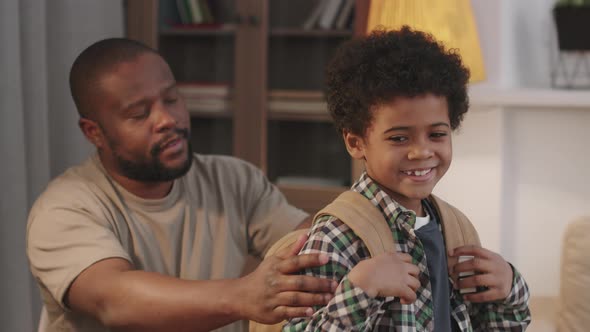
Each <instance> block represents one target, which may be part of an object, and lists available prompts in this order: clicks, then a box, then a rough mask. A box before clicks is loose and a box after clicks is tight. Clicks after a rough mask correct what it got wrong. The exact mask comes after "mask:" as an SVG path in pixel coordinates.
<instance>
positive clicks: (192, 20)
mask: <svg viewBox="0 0 590 332" xmlns="http://www.w3.org/2000/svg"><path fill="white" fill-rule="evenodd" d="M165 2H166V1H165ZM176 9H177V10H178V15H179V16H180V23H181V24H182V25H195V24H197V25H198V24H211V23H213V22H215V17H214V15H213V12H212V10H211V6H210V4H209V2H208V1H207V0H176Z"/></svg>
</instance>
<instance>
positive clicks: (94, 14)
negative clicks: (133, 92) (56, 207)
mask: <svg viewBox="0 0 590 332" xmlns="http://www.w3.org/2000/svg"><path fill="white" fill-rule="evenodd" d="M122 35H123V5H122V1H121V0H108V1H93V0H84V1H80V0H44V1H43V0H1V1H0V45H2V50H1V51H0V138H1V139H0V156H2V158H3V160H2V163H0V184H1V185H2V188H3V190H2V192H0V266H1V268H0V271H1V273H0V294H2V296H1V297H0V331H34V330H35V328H36V324H37V321H38V319H39V311H40V306H41V305H40V300H39V292H38V289H37V286H36V284H35V282H34V281H33V278H32V277H31V275H30V272H29V266H28V262H27V258H26V255H25V250H24V249H25V232H26V231H25V228H26V219H27V214H28V210H29V208H30V206H31V204H32V202H33V200H34V199H35V198H36V197H37V196H38V194H39V193H40V192H41V191H42V190H43V189H44V187H45V186H46V185H47V182H48V180H49V178H50V177H52V176H55V175H57V174H59V173H61V172H62V171H63V170H64V169H65V168H66V167H68V166H70V165H72V164H73V163H76V162H78V161H80V160H82V159H83V158H85V157H86V156H88V155H89V154H90V152H91V151H92V149H91V148H90V146H89V144H88V143H86V142H85V140H84V138H83V136H82V135H81V134H80V131H79V129H78V128H77V124H76V121H77V115H76V110H75V107H74V104H73V102H72V99H71V96H70V93H69V88H68V78H67V77H68V72H69V68H70V66H71V63H72V61H73V60H74V57H75V55H76V54H77V53H79V52H80V51H81V50H82V49H83V48H85V47H86V46H88V45H89V44H90V43H92V42H94V41H96V40H98V39H101V38H105V37H115V36H122Z"/></svg>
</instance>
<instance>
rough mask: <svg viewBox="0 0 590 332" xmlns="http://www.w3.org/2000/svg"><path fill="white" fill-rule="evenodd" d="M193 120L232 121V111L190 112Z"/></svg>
mask: <svg viewBox="0 0 590 332" xmlns="http://www.w3.org/2000/svg"><path fill="white" fill-rule="evenodd" d="M188 112H189V114H190V116H191V117H192V118H210V119H231V118H232V116H233V115H232V112H231V111H194V110H190V109H189V110H188Z"/></svg>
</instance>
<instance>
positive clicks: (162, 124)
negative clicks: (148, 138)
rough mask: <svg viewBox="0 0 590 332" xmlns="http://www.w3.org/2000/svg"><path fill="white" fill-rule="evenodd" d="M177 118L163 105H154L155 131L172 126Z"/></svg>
mask: <svg viewBox="0 0 590 332" xmlns="http://www.w3.org/2000/svg"><path fill="white" fill-rule="evenodd" d="M177 122H178V120H177V119H176V117H174V114H173V113H172V112H171V111H170V110H168V109H167V108H166V107H164V105H157V106H156V131H162V130H168V129H171V128H174V127H175V126H176V123H177Z"/></svg>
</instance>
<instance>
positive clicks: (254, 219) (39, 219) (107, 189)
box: [27, 155, 306, 332]
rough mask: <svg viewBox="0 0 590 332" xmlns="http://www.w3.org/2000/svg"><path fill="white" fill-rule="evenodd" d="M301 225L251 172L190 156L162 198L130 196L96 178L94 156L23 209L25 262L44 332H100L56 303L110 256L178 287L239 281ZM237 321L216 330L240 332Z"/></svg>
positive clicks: (235, 163)
mask: <svg viewBox="0 0 590 332" xmlns="http://www.w3.org/2000/svg"><path fill="white" fill-rule="evenodd" d="M305 217H306V214H305V212H303V211H301V210H299V209H296V208H294V207H292V206H290V205H289V204H288V203H287V201H286V200H285V198H284V196H283V195H282V194H281V193H280V192H279V190H278V189H277V188H276V187H275V186H273V185H272V184H271V183H270V182H269V181H268V180H267V179H266V177H265V176H264V175H263V174H262V172H261V171H260V170H258V169H256V168H255V167H254V166H252V165H250V164H248V163H246V162H243V161H240V160H238V159H235V158H232V157H222V156H203V155H194V158H193V164H192V166H191V169H190V170H189V172H188V173H187V174H186V175H185V176H184V177H182V178H180V179H177V180H175V181H174V185H173V187H172V190H171V192H170V193H169V194H168V195H167V197H165V198H162V199H155V200H147V199H142V198H139V197H137V196H135V195H133V194H131V193H129V192H128V191H126V190H125V189H123V188H122V187H121V186H119V185H118V184H116V183H115V182H114V181H113V180H112V179H111V178H110V177H109V176H107V174H106V173H105V171H104V169H103V167H102V165H101V163H100V161H99V158H98V157H97V156H94V157H91V158H89V159H88V160H87V161H86V162H84V163H83V164H82V165H80V166H77V167H74V168H71V169H69V170H68V171H66V172H65V173H64V174H62V175H61V176H60V177H58V178H56V179H55V180H53V181H52V182H51V183H50V184H49V186H48V188H47V189H46V191H45V192H44V193H43V194H42V195H41V196H40V197H39V199H38V200H37V201H36V202H35V205H34V206H33V208H32V209H31V213H30V215H29V220H28V226H27V254H28V257H29V261H30V265H31V270H32V272H33V275H34V276H35V278H36V279H37V282H38V284H39V286H40V289H41V295H42V297H43V300H44V303H45V306H46V308H47V311H48V318H49V323H50V326H49V327H48V331H84V332H86V331H108V329H106V328H104V327H101V326H100V324H99V323H98V322H97V321H96V320H94V319H90V318H88V317H85V316H81V315H77V314H75V313H73V312H72V311H70V310H68V309H67V308H66V307H65V305H64V301H63V300H64V295H65V293H66V291H67V289H68V287H69V286H70V284H71V283H72V281H73V280H74V279H75V278H76V277H77V276H78V275H79V274H80V272H82V271H83V270H84V269H86V268H88V267H89V266H90V265H92V264H94V263H96V262H98V261H100V260H102V259H105V258H110V257H120V258H124V259H126V260H128V261H130V262H131V263H132V264H133V266H134V267H135V268H137V269H139V270H144V271H150V272H158V273H162V274H165V275H169V276H174V277H178V278H182V279H193V280H194V279H198V280H207V279H225V278H236V277H239V276H240V274H241V273H242V270H243V268H244V264H245V262H246V259H247V255H248V254H252V255H254V256H259V257H261V256H262V255H263V254H264V253H265V252H266V250H267V249H268V248H269V247H270V246H271V245H272V244H273V243H274V242H275V241H276V240H278V239H279V238H280V237H282V236H283V235H284V234H286V233H288V232H289V231H291V230H293V229H294V228H295V227H296V226H297V225H298V223H300V222H301V221H302V220H303V219H304V218H305ZM245 330H246V329H245V324H244V322H237V323H234V324H232V325H229V326H227V327H225V328H223V329H221V330H220V331H228V332H229V331H245Z"/></svg>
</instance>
